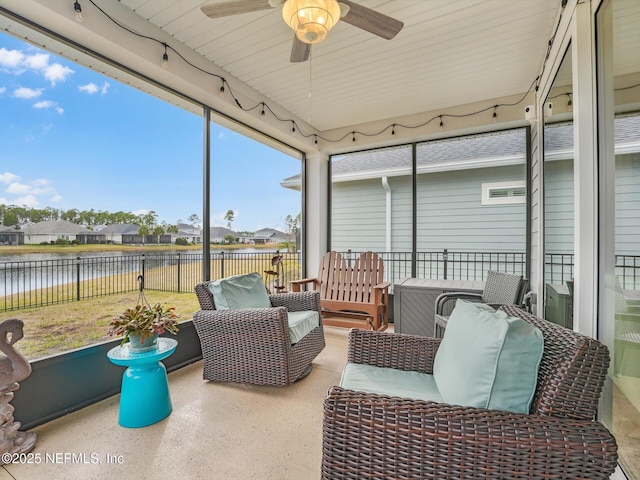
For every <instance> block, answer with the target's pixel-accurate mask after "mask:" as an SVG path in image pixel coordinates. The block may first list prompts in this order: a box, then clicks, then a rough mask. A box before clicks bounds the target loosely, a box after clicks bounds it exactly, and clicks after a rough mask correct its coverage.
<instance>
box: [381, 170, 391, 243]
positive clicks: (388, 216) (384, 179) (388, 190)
mask: <svg viewBox="0 0 640 480" xmlns="http://www.w3.org/2000/svg"><path fill="white" fill-rule="evenodd" d="M382 188H384V191H385V192H386V197H387V198H386V200H387V202H386V225H385V227H386V238H385V252H390V251H391V187H390V186H389V180H388V179H387V177H382Z"/></svg>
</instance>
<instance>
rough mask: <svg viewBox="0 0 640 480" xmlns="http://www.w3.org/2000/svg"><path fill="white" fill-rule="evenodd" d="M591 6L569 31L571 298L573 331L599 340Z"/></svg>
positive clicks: (582, 7) (580, 11)
mask: <svg viewBox="0 0 640 480" xmlns="http://www.w3.org/2000/svg"><path fill="white" fill-rule="evenodd" d="M592 21H593V16H592V13H591V5H590V4H589V3H582V4H578V5H576V10H575V22H574V31H573V39H572V43H573V57H572V60H573V65H572V69H573V72H574V73H573V75H574V80H573V86H574V93H573V98H574V99H575V101H574V107H573V108H574V138H575V141H574V151H575V155H574V159H575V160H574V167H573V168H574V192H575V193H574V195H575V217H574V222H575V223H574V232H575V240H574V241H575V266H574V277H575V291H574V292H575V293H574V303H573V328H574V330H576V331H578V332H580V333H582V334H584V335H588V336H590V337H593V338H597V330H596V325H597V323H596V316H597V315H596V313H597V298H598V295H597V293H598V288H597V286H598V276H597V273H598V270H597V267H598V262H597V259H598V248H597V246H598V242H597V238H598V237H597V221H596V220H597V211H598V205H597V200H598V199H597V191H598V185H597V171H598V170H597V158H596V152H597V138H598V136H597V125H596V115H595V112H596V97H595V91H596V90H595V84H594V72H595V65H594V62H593V59H594V51H593V45H594V42H593V33H592V32H593V26H592Z"/></svg>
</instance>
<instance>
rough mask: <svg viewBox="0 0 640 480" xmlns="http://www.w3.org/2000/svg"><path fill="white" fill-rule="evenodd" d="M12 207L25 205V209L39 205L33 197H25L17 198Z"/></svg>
mask: <svg viewBox="0 0 640 480" xmlns="http://www.w3.org/2000/svg"><path fill="white" fill-rule="evenodd" d="M12 203H13V204H14V205H25V206H27V207H31V208H34V207H37V206H38V205H40V204H39V203H38V200H37V199H36V197H34V196H33V195H25V196H24V197H18V198H16V199H15V201H14V202H12Z"/></svg>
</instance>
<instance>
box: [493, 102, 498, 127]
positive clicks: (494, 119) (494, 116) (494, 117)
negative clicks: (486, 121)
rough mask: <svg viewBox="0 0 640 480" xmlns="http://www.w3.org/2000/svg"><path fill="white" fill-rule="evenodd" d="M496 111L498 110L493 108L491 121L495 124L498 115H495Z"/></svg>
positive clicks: (495, 107)
mask: <svg viewBox="0 0 640 480" xmlns="http://www.w3.org/2000/svg"><path fill="white" fill-rule="evenodd" d="M497 109H498V106H497V105H496V106H494V107H493V119H492V120H491V121H492V122H493V123H496V122H497V121H498V114H497V113H496V110H497Z"/></svg>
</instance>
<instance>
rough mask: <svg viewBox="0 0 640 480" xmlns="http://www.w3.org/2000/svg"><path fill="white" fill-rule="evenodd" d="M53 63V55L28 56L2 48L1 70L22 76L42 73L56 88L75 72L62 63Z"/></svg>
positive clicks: (0, 57) (34, 54)
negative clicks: (30, 72)
mask: <svg viewBox="0 0 640 480" xmlns="http://www.w3.org/2000/svg"><path fill="white" fill-rule="evenodd" d="M50 62H51V55H49V54H48V53H44V52H41V51H38V52H37V53H33V54H29V55H26V54H24V53H23V52H21V51H20V50H7V49H6V48H0V68H4V69H5V70H7V71H9V72H10V73H13V74H14V75H20V74H22V73H23V72H24V71H25V70H32V71H34V72H37V73H40V74H42V75H43V76H44V78H46V79H47V80H48V81H49V82H51V86H55V85H56V83H58V82H64V81H65V80H66V79H67V78H68V77H69V76H70V75H72V74H73V73H75V72H74V70H72V69H71V68H69V67H67V66H64V65H62V64H60V63H57V62H54V63H50Z"/></svg>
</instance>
